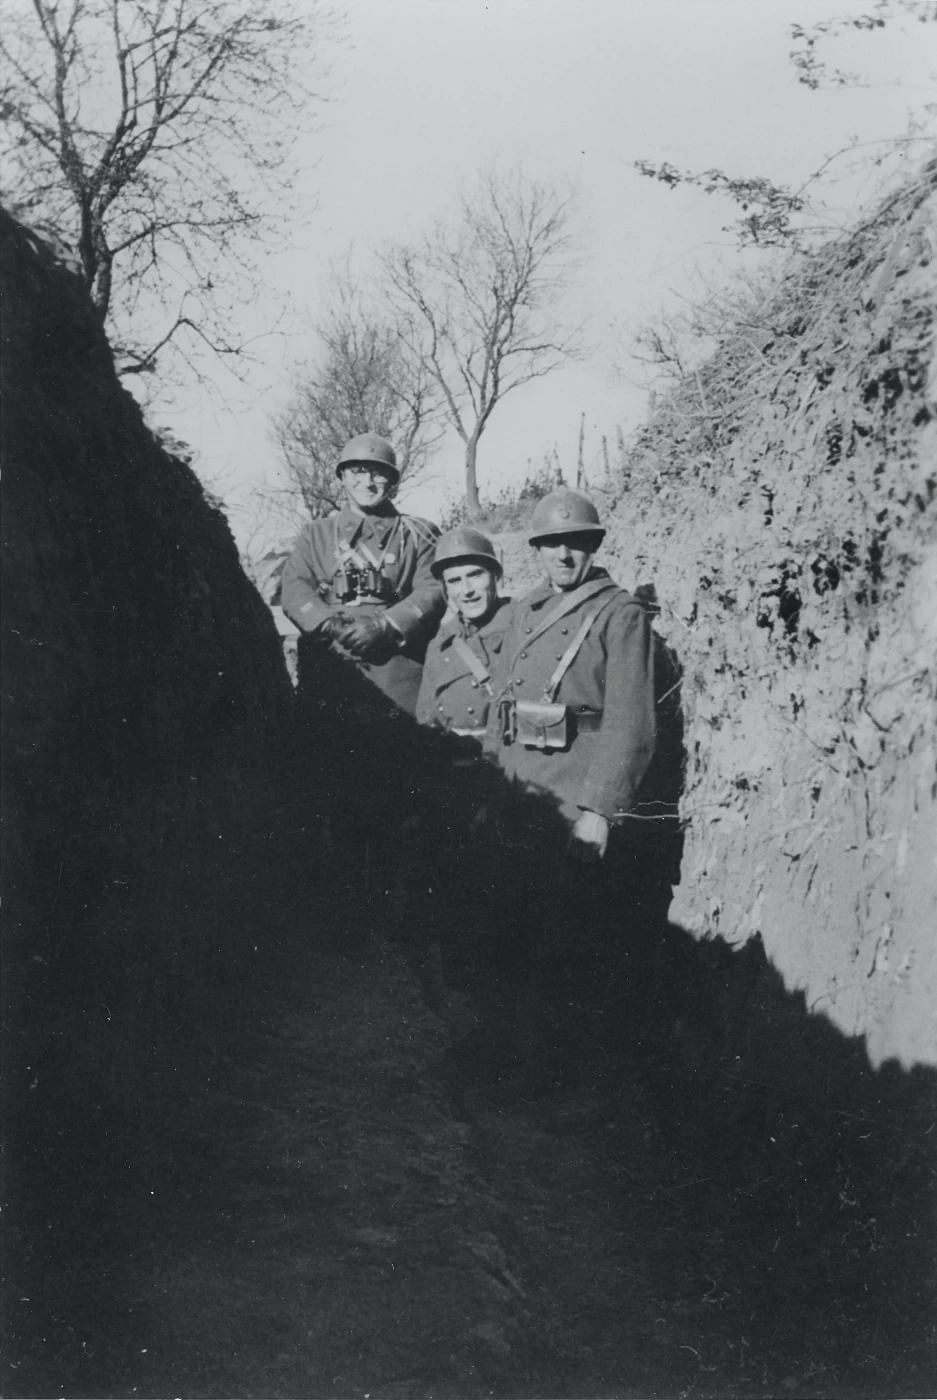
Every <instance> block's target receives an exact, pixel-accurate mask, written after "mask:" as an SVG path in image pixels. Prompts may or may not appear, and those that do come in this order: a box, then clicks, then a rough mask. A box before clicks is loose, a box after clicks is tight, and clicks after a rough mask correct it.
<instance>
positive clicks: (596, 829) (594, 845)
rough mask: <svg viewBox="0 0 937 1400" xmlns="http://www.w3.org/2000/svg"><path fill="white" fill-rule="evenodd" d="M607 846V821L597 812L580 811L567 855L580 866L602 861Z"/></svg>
mask: <svg viewBox="0 0 937 1400" xmlns="http://www.w3.org/2000/svg"><path fill="white" fill-rule="evenodd" d="M607 846H608V821H607V819H606V818H605V817H602V816H600V815H599V813H598V812H588V811H582V812H580V814H579V820H578V821H577V822H576V825H575V826H574V827H573V830H572V835H571V836H570V838H569V849H568V851H567V854H568V856H569V858H570V860H574V861H577V862H579V863H580V864H581V865H592V864H594V863H595V862H596V861H599V860H601V859H602V857H603V856H604V855H605V850H606V847H607Z"/></svg>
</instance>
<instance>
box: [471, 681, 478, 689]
mask: <svg viewBox="0 0 937 1400" xmlns="http://www.w3.org/2000/svg"><path fill="white" fill-rule="evenodd" d="M472 689H473V690H477V689H478V681H472Z"/></svg>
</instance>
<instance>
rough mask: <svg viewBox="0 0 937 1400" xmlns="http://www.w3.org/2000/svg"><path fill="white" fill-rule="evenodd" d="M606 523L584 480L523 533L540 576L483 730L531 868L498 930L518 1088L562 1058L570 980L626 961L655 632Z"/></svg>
mask: <svg viewBox="0 0 937 1400" xmlns="http://www.w3.org/2000/svg"><path fill="white" fill-rule="evenodd" d="M604 534H605V530H604V528H603V526H602V523H601V520H600V518H599V513H598V511H597V510H596V507H595V505H594V503H593V502H592V501H591V500H590V499H589V497H588V496H585V495H584V494H582V493H581V492H578V491H572V490H569V489H566V488H564V489H561V490H557V491H553V492H551V493H550V494H549V495H547V496H545V497H544V498H543V499H542V500H541V501H540V502H539V503H538V505H537V507H536V509H535V511H534V515H533V520H532V529H531V533H530V536H529V539H530V543H531V545H532V546H533V547H534V549H535V550H536V551H537V553H538V555H539V558H540V563H541V565H542V568H543V573H544V579H543V582H542V583H541V584H540V585H539V586H538V587H537V588H535V589H534V590H533V592H531V593H529V594H528V595H527V596H526V597H525V598H522V599H520V600H519V601H517V602H515V603H514V604H513V605H512V608H511V613H510V617H509V627H508V630H507V633H506V636H505V639H504V644H503V651H502V670H501V677H502V679H501V686H500V689H499V691H498V692H497V693H496V703H495V704H494V705H493V706H492V711H491V719H490V721H489V728H488V734H487V738H486V749H487V751H488V752H489V754H490V755H493V756H494V757H496V759H497V762H498V764H499V766H500V769H501V771H502V773H503V775H504V777H505V778H506V779H507V780H508V785H509V786H508V794H509V795H508V797H507V800H506V801H505V802H504V803H503V805H502V808H501V811H500V813H499V815H498V829H499V838H500V842H501V845H502V848H503V849H504V850H505V851H506V852H507V856H506V861H507V863H508V865H509V866H510V865H511V864H513V863H516V862H523V864H524V866H525V869H524V878H522V879H518V878H517V873H516V871H515V872H514V873H513V875H512V877H511V878H510V880H502V885H503V887H504V889H505V891H506V895H505V899H504V901H503V902H504V903H505V905H507V903H508V902H509V901H510V899H511V891H512V890H513V891H519V893H518V895H517V903H516V905H515V907H514V908H513V910H511V909H507V908H505V911H504V916H503V930H504V937H505V940H508V941H510V940H513V941H514V942H515V943H516V945H517V948H518V963H517V982H516V988H515V990H516V1012H515V1017H514V1022H515V1028H514V1029H515V1037H516V1039H515V1053H516V1054H517V1055H518V1056H519V1061H520V1065H521V1074H520V1078H521V1080H522V1081H523V1088H522V1090H521V1092H524V1093H539V1092H544V1091H549V1089H550V1086H551V1084H552V1083H554V1082H555V1080H551V1075H552V1074H553V1073H554V1071H555V1070H556V1066H557V1065H558V1064H562V1063H566V1061H565V1060H564V1055H566V1053H567V1050H568V1038H567V1042H566V1043H565V1045H564V1035H565V1034H566V1032H565V1031H563V1030H561V1029H558V1027H561V1025H562V1019H563V1016H568V1014H569V1012H568V1007H569V1005H570V1004H572V1002H573V1001H574V1000H575V998H574V996H572V995H571V993H570V988H571V987H572V986H573V985H575V983H576V978H577V977H578V978H580V979H581V978H583V977H585V978H586V980H587V981H588V978H590V977H591V978H592V983H591V984H590V985H596V984H597V985H601V984H602V979H603V978H604V977H605V976H606V975H609V974H612V973H613V972H614V970H615V967H616V964H617V960H618V959H619V958H620V957H621V952H620V951H619V950H620V948H621V942H622V933H623V932H626V930H627V926H628V920H629V912H628V899H629V895H628V883H627V880H628V878H629V877H628V875H627V871H628V862H629V859H630V853H628V852H626V851H625V850H624V847H623V845H622V837H621V836H620V834H618V833H617V832H616V828H617V827H618V825H619V824H620V823H621V821H622V819H623V818H624V817H625V816H626V814H627V813H628V812H629V810H630V809H631V808H632V806H633V804H634V803H635V799H636V796H637V793H638V789H639V786H640V784H641V781H642V778H643V777H644V774H645V771H646V769H647V767H648V764H649V762H650V759H651V756H652V753H653V750H654V739H655V718H654V715H655V711H654V677H653V670H654V667H653V656H654V650H653V634H652V632H651V628H650V625H649V622H648V618H647V615H646V613H645V610H644V608H643V607H642V606H641V605H640V603H638V602H637V601H636V600H635V599H634V598H633V597H632V596H631V595H630V594H629V593H626V592H625V590H624V589H622V588H619V587H618V586H617V584H615V583H614V582H613V581H612V579H611V578H610V577H609V575H608V573H607V572H606V570H605V569H603V568H601V567H597V566H596V565H595V563H594V562H593V561H594V557H595V554H596V551H597V550H598V548H599V546H600V544H601V542H602V539H603V537H604ZM512 794H513V795H512ZM632 864H633V861H632ZM625 941H627V939H626V940H625ZM567 1029H568V1027H567ZM574 1033H575V1034H578V1033H579V1028H574ZM515 1077H516V1076H515ZM538 1086H539V1087H538Z"/></svg>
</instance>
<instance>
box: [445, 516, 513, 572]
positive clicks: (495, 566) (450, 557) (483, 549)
mask: <svg viewBox="0 0 937 1400" xmlns="http://www.w3.org/2000/svg"><path fill="white" fill-rule="evenodd" d="M459 559H477V560H478V561H479V563H480V564H484V565H485V567H486V568H487V569H491V570H492V572H493V573H494V574H496V575H497V577H498V578H500V577H501V574H502V572H503V570H502V568H501V560H500V559H499V558H498V556H497V554H495V547H494V545H493V544H492V543H491V540H490V539H489V538H488V536H487V535H484V534H482V532H481V530H476V529H474V528H473V526H471V525H457V526H456V527H455V529H454V530H447V531H446V533H445V534H444V535H440V537H439V539H438V540H437V542H436V553H435V555H434V556H433V562H432V564H431V565H430V571H431V573H432V575H433V577H434V578H442V571H443V569H444V568H446V566H447V565H448V564H454V563H456V561H457V560H459Z"/></svg>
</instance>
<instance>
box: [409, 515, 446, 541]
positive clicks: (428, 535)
mask: <svg viewBox="0 0 937 1400" xmlns="http://www.w3.org/2000/svg"><path fill="white" fill-rule="evenodd" d="M400 519H401V520H402V521H403V527H404V529H405V530H406V531H407V533H408V534H409V535H410V538H411V539H412V540H413V542H414V544H415V545H416V546H417V547H418V548H419V546H420V545H421V544H423V545H427V544H428V545H432V546H433V547H434V548H435V545H436V541H437V539H438V538H439V536H438V534H435V533H434V532H433V527H432V525H430V524H429V522H428V521H426V520H421V519H420V518H419V516H416V515H403V514H402V513H401V516H400Z"/></svg>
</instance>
